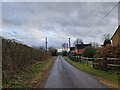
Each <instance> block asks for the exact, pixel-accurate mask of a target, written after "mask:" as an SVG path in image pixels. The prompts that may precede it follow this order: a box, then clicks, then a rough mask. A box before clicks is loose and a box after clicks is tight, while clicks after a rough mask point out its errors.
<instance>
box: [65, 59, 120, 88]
mask: <svg viewBox="0 0 120 90" xmlns="http://www.w3.org/2000/svg"><path fill="white" fill-rule="evenodd" d="M67 62H69V63H70V64H71V65H73V66H74V67H76V68H78V69H79V70H81V71H84V72H86V73H88V74H90V75H93V76H94V77H96V78H97V79H98V80H99V81H100V82H102V83H103V84H105V85H107V86H108V87H110V88H118V73H117V72H114V73H111V72H107V71H102V70H96V69H94V68H93V67H90V66H87V64H83V63H82V64H81V63H80V62H74V61H72V60H70V59H67ZM119 82H120V81H119Z"/></svg>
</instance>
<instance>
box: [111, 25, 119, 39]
mask: <svg viewBox="0 0 120 90" xmlns="http://www.w3.org/2000/svg"><path fill="white" fill-rule="evenodd" d="M118 30H120V25H119V26H118V28H117V30H116V31H115V33H114V34H113V36H112V37H111V39H112V38H113V37H114V36H115V34H116V33H117V31H118Z"/></svg>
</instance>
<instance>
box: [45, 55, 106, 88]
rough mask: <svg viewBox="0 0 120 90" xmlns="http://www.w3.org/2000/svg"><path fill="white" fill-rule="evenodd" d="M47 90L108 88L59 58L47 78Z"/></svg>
mask: <svg viewBox="0 0 120 90" xmlns="http://www.w3.org/2000/svg"><path fill="white" fill-rule="evenodd" d="M45 88H106V87H105V86H104V85H103V84H101V83H100V82H99V81H97V80H96V79H95V78H94V77H92V76H91V75H89V74H86V73H84V72H82V71H80V70H78V69H76V68H75V67H73V66H72V65H70V64H69V63H68V62H67V61H65V59H64V58H63V57H62V56H58V57H57V58H56V60H55V62H54V66H53V68H52V70H51V72H50V75H49V76H48V78H47V81H46V84H45Z"/></svg>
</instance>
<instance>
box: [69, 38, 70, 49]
mask: <svg viewBox="0 0 120 90" xmlns="http://www.w3.org/2000/svg"><path fill="white" fill-rule="evenodd" d="M69 49H70V38H69Z"/></svg>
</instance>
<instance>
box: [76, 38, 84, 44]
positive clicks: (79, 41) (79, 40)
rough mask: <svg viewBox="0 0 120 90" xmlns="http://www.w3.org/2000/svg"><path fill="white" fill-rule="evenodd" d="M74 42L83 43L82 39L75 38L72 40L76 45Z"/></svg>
mask: <svg viewBox="0 0 120 90" xmlns="http://www.w3.org/2000/svg"><path fill="white" fill-rule="evenodd" d="M76 44H83V41H82V39H78V38H77V39H76V40H75V41H74V45H76Z"/></svg>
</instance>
